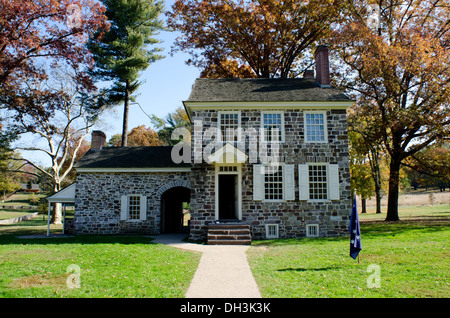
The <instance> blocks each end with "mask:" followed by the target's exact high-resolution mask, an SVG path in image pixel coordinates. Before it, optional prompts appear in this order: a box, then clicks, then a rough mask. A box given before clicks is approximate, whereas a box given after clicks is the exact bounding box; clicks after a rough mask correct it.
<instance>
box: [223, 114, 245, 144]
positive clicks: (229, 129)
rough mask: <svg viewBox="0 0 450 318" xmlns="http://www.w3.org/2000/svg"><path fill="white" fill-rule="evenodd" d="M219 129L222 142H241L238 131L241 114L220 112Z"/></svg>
mask: <svg viewBox="0 0 450 318" xmlns="http://www.w3.org/2000/svg"><path fill="white" fill-rule="evenodd" d="M218 116H219V129H220V133H221V136H222V139H221V140H222V141H228V142H234V141H239V138H238V137H239V136H238V131H237V129H238V128H239V127H240V113H239V112H219V115H218Z"/></svg>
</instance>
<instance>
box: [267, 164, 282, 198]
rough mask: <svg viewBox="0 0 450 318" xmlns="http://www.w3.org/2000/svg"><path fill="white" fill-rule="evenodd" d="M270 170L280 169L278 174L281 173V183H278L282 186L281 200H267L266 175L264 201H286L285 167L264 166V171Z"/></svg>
mask: <svg viewBox="0 0 450 318" xmlns="http://www.w3.org/2000/svg"><path fill="white" fill-rule="evenodd" d="M266 168H269V169H275V168H278V171H277V172H281V181H278V182H276V183H279V184H281V198H279V199H266V180H265V179H266V174H265V173H264V185H263V187H264V201H275V202H276V201H284V193H285V191H284V182H285V175H284V169H283V165H264V169H266ZM269 175H270V174H269Z"/></svg>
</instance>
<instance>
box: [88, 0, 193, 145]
mask: <svg viewBox="0 0 450 318" xmlns="http://www.w3.org/2000/svg"><path fill="white" fill-rule="evenodd" d="M173 3H174V0H166V5H165V8H166V10H170V9H171V7H172V4H173ZM162 18H163V19H165V16H163V17H162ZM179 35H180V34H179V33H176V32H160V34H159V35H157V36H155V38H157V39H158V40H160V41H162V42H163V43H160V44H159V45H157V47H161V48H164V52H162V54H163V55H164V56H165V58H164V59H162V60H159V61H156V62H154V63H152V64H151V65H150V67H149V68H148V69H147V70H146V71H144V72H143V73H142V76H141V77H140V80H142V81H143V83H142V84H141V87H140V88H139V91H138V92H137V94H138V96H137V98H136V102H138V103H139V105H140V106H141V107H142V109H143V110H144V111H145V113H147V114H148V115H152V114H155V115H156V116H158V117H164V116H165V115H166V114H167V113H169V112H172V111H174V110H175V109H176V108H178V107H179V106H182V101H183V100H186V99H187V98H188V97H189V94H190V91H191V88H192V85H193V84H194V81H195V79H196V78H197V77H199V75H200V70H199V69H197V68H195V67H193V66H187V65H186V63H185V61H186V60H187V59H188V57H189V56H188V55H186V54H184V53H176V54H175V55H174V56H170V55H169V51H170V48H171V47H172V45H173V43H174V40H175V38H176V37H177V36H179ZM145 113H144V112H143V111H142V110H141V108H140V107H139V106H138V105H131V107H130V112H129V119H128V120H129V121H128V127H129V130H131V129H132V128H133V127H136V126H139V125H146V126H151V123H150V119H149V118H148V117H147V115H146V114H145ZM122 120H123V105H118V106H116V107H115V108H114V110H113V111H111V112H107V113H105V114H104V116H103V117H102V122H101V123H100V124H99V125H98V127H96V128H98V129H100V130H103V131H104V132H105V134H106V136H107V139H109V138H110V137H111V136H112V135H114V134H119V133H122ZM105 124H106V125H105Z"/></svg>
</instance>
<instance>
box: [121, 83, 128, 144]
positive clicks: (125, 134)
mask: <svg viewBox="0 0 450 318" xmlns="http://www.w3.org/2000/svg"><path fill="white" fill-rule="evenodd" d="M129 108H130V82H129V81H128V80H127V81H126V83H125V101H124V109H123V126H122V147H126V146H127V143H128V142H127V141H128V110H129Z"/></svg>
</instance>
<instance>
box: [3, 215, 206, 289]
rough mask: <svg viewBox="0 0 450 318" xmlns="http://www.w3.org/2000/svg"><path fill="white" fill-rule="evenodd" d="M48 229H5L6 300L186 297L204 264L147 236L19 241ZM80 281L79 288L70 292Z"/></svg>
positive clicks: (34, 223)
mask: <svg viewBox="0 0 450 318" xmlns="http://www.w3.org/2000/svg"><path fill="white" fill-rule="evenodd" d="M45 225H46V221H42V220H36V219H34V220H31V221H26V222H22V224H21V225H13V226H12V225H11V226H9V225H8V226H0V234H1V235H0V297H6V298H12V297H39V298H48V297H74V298H75V297H76V298H79V297H80V298H86V297H87V298H99V297H102V298H106V297H120V298H129V297H149V298H180V297H184V294H185V292H186V290H187V288H188V287H189V284H190V281H191V279H192V277H193V275H194V273H195V270H196V269H197V265H198V262H199V260H200V254H198V253H194V252H188V251H182V250H178V249H175V248H171V247H167V246H164V245H160V244H152V242H151V239H150V238H148V237H143V236H128V237H127V236H77V237H67V238H41V239H36V238H35V239H25V238H24V239H20V238H17V235H23V234H32V233H35V234H36V233H41V234H42V233H45V228H46V227H45ZM57 230H58V229H57V228H56V227H55V228H54V229H53V231H57ZM72 269H73V270H72ZM74 277H75V278H78V277H79V282H80V285H79V288H69V287H73V286H75V287H77V285H76V283H77V282H78V281H77V280H75V281H73V282H72V281H71V280H70V282H72V284H70V283H69V284H68V283H67V280H68V279H70V278H74Z"/></svg>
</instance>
